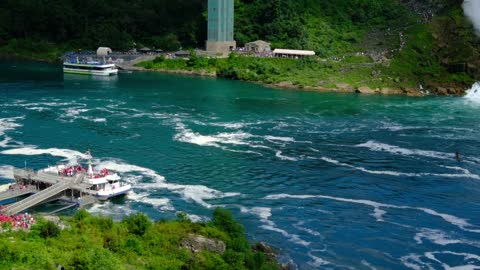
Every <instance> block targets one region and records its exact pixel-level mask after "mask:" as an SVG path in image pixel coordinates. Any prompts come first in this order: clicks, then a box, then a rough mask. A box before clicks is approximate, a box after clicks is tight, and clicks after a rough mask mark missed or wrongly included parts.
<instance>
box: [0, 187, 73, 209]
mask: <svg viewBox="0 0 480 270" xmlns="http://www.w3.org/2000/svg"><path fill="white" fill-rule="evenodd" d="M70 186H71V182H60V183H57V184H55V185H53V186H51V187H49V188H47V189H44V190H42V191H39V192H37V193H35V194H34V195H32V196H30V197H28V198H26V199H24V200H21V201H19V202H16V203H14V204H11V205H9V206H7V207H6V208H4V209H2V210H1V211H2V212H3V213H5V214H7V215H15V214H17V213H19V212H21V211H23V210H25V209H27V208H30V207H32V206H35V205H37V204H39V203H41V202H43V201H46V200H48V199H51V198H53V197H54V196H56V195H58V194H59V193H60V192H63V191H65V190H67V189H69V188H70Z"/></svg>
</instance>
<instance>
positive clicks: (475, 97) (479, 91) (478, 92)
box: [465, 1, 480, 103]
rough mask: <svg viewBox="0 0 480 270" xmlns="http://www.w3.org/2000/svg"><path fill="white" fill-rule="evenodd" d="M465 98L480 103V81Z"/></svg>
mask: <svg viewBox="0 0 480 270" xmlns="http://www.w3.org/2000/svg"><path fill="white" fill-rule="evenodd" d="M472 2H473V1H472ZM465 98H466V99H468V100H470V101H473V102H476V103H480V82H476V83H475V84H474V85H473V86H472V88H471V89H470V90H468V91H467V95H466V96H465Z"/></svg>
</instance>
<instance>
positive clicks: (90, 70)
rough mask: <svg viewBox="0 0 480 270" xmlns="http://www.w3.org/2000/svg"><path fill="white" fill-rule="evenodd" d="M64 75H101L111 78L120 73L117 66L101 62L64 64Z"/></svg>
mask: <svg viewBox="0 0 480 270" xmlns="http://www.w3.org/2000/svg"><path fill="white" fill-rule="evenodd" d="M63 72H64V73H73V74H85V75H100V76H110V75H115V74H117V73H118V69H117V67H116V66H115V64H102V63H100V62H96V61H93V62H85V63H72V62H68V61H66V62H64V63H63Z"/></svg>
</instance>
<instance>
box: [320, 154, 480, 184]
mask: <svg viewBox="0 0 480 270" xmlns="http://www.w3.org/2000/svg"><path fill="white" fill-rule="evenodd" d="M320 159H321V160H323V161H325V162H328V163H331V164H335V165H338V166H343V167H348V168H352V169H354V170H357V171H362V172H366V173H369V174H377V175H390V176H408V177H425V176H438V177H445V178H470V179H475V180H480V175H477V174H473V173H471V172H470V171H468V170H467V169H462V172H463V173H461V174H455V173H405V172H396V171H376V170H369V169H366V168H364V167H357V166H354V165H350V164H347V163H343V162H340V161H338V160H335V159H332V158H329V157H321V158H320Z"/></svg>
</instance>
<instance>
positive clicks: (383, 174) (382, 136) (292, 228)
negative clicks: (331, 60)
mask: <svg viewBox="0 0 480 270" xmlns="http://www.w3.org/2000/svg"><path fill="white" fill-rule="evenodd" d="M0 70H1V72H0V92H1V95H0V108H1V114H0V165H1V166H0V175H1V180H0V184H1V183H8V181H11V180H8V179H9V177H11V168H12V166H16V167H23V166H25V164H26V165H27V166H28V167H33V168H35V169H39V168H42V167H45V166H47V165H53V164H55V163H57V162H59V161H61V160H64V159H74V158H75V156H77V155H79V154H80V153H83V152H86V151H87V150H91V152H92V154H93V156H94V157H95V164H97V166H101V167H103V166H106V167H108V168H110V169H113V170H116V171H118V172H119V173H120V174H121V176H122V177H123V179H124V180H126V181H128V182H130V183H132V184H133V185H134V187H135V188H134V191H133V192H132V193H131V194H128V195H127V196H126V197H124V198H121V199H117V200H114V201H111V202H106V203H103V204H99V205H95V206H92V207H91V208H89V209H88V210H89V211H90V212H92V213H97V214H102V215H107V216H111V217H113V218H116V219H120V218H121V217H123V216H124V215H127V214H129V213H134V212H136V211H142V212H145V213H146V214H148V215H149V216H150V217H151V218H152V219H172V218H175V217H176V216H177V214H178V213H179V212H186V213H188V215H189V217H190V218H191V219H192V220H195V221H198V220H206V219H208V218H209V217H210V216H211V213H212V211H213V209H214V208H215V207H225V208H227V209H229V210H231V211H232V213H233V214H234V216H235V218H236V219H238V220H239V221H240V222H241V223H242V224H243V225H244V226H245V229H246V232H247V235H248V238H249V239H250V240H251V241H265V242H268V243H269V244H271V245H273V246H275V247H277V248H278V249H279V251H280V254H281V256H280V260H281V261H283V262H288V261H290V262H292V263H294V264H296V265H297V266H298V268H299V269H429V268H430V269H454V267H462V268H458V269H479V268H480V155H479V145H480V117H479V116H480V104H479V103H476V102H474V101H471V100H468V99H465V98H458V97H456V98H454V97H427V98H411V97H404V96H379V95H372V96H368V95H355V94H337V93H327V94H320V93H315V92H306V91H293V90H274V89H268V88H265V87H263V86H259V85H256V84H250V83H245V82H238V81H228V80H216V79H211V78H198V77H183V76H176V75H165V74H157V73H121V74H119V75H118V76H116V77H109V78H103V77H98V78H97V77H88V76H81V75H80V76H75V75H65V76H64V75H63V74H62V72H61V68H60V67H58V66H53V65H48V64H39V63H30V62H1V63H0ZM456 152H458V153H459V155H460V161H457V160H456V158H455V153H456ZM455 269H457V268H455Z"/></svg>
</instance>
